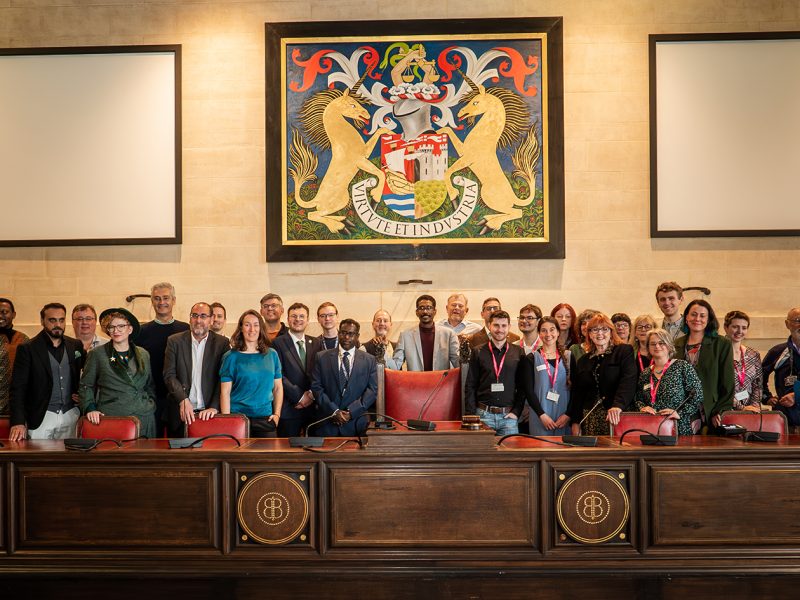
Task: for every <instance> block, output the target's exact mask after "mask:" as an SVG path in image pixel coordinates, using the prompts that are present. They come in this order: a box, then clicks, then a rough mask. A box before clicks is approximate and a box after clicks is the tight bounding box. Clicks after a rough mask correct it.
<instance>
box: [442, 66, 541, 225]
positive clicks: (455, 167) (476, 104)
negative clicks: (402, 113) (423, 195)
mask: <svg viewBox="0 0 800 600" xmlns="http://www.w3.org/2000/svg"><path fill="white" fill-rule="evenodd" d="M462 75H463V73H462ZM464 81H466V82H467V85H469V87H470V91H469V92H467V94H465V95H464V97H463V98H462V101H463V102H466V103H467V105H466V106H465V107H464V108H462V109H461V110H460V111H459V112H458V118H459V119H464V118H466V119H467V122H468V124H469V125H470V126H472V125H473V123H474V122H475V118H476V117H477V116H479V115H483V116H482V117H481V119H480V120H479V121H478V123H477V125H475V126H474V127H472V129H471V130H470V132H469V133H468V134H467V137H466V138H465V139H464V141H463V142H462V141H461V140H460V139H459V138H458V136H456V135H455V132H453V130H452V129H451V128H450V127H442V128H441V129H439V130H438V133H447V134H448V136H449V138H450V142H451V143H452V144H453V147H454V148H455V150H456V152H457V153H458V155H459V158H458V159H457V160H456V161H455V162H454V163H453V164H452V165H450V167H449V168H448V169H447V171H445V173H444V180H445V184H446V186H447V193H448V194H449V196H450V198H451V200H455V199H457V198H458V190H457V189H456V188H455V186H453V183H452V181H451V178H452V176H453V174H454V173H456V172H457V171H460V170H461V169H465V168H467V167H469V168H470V169H471V170H472V172H473V173H474V174H475V177H476V178H477V179H478V180H479V181H480V182H481V198H482V199H483V201H484V203H485V204H486V206H488V207H489V208H490V209H492V210H494V211H496V214H493V215H488V216H487V217H486V219H485V221H481V223H479V224H481V225H484V228H483V230H482V231H481V234H484V233H486V232H487V231H489V230H497V229H499V228H500V226H501V225H503V223H505V222H506V221H511V220H513V219H518V218H519V217H521V216H522V210H521V209H520V208H516V207H525V206H528V205H529V204H530V203H531V202H532V201H533V199H534V197H535V195H536V183H535V182H536V179H535V173H534V167H535V165H536V162H537V161H538V160H539V157H540V156H541V149H540V148H539V142H538V140H537V139H536V132H535V125H532V126H531V127H530V128H529V129H528V131H527V136H526V137H525V139H524V140H523V141H522V142H521V143H520V144H519V146H518V147H517V149H516V150H515V151H514V155H513V156H512V162H513V163H514V172H513V173H512V176H513V177H521V178H522V179H524V180H525V181H526V182H527V184H528V195H527V197H525V198H519V197H518V196H517V195H516V194H515V193H514V190H513V188H512V187H511V183H510V182H509V180H508V178H507V177H506V175H505V173H504V172H503V169H502V167H501V166H500V161H499V160H498V158H497V149H498V148H504V147H507V146H510V145H511V144H512V143H513V142H514V141H515V140H516V139H518V138H519V137H520V135H521V134H522V133H523V132H525V130H526V126H527V123H528V120H529V114H528V110H527V108H526V106H525V103H524V102H523V101H522V100H521V99H520V98H519V96H517V95H516V94H514V93H513V92H511V91H510V90H508V89H506V88H501V87H492V88H488V89H486V88H484V87H483V86H482V85H476V84H475V83H474V82H473V81H472V80H471V79H470V78H469V77H467V76H466V75H464Z"/></svg>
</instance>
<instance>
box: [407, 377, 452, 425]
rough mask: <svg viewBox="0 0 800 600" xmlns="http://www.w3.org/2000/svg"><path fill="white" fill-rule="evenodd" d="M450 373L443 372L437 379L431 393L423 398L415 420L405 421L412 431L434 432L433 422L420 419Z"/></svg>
mask: <svg viewBox="0 0 800 600" xmlns="http://www.w3.org/2000/svg"><path fill="white" fill-rule="evenodd" d="M449 373H450V371H444V372H443V373H442V376H441V377H440V378H439V381H438V382H436V385H435V386H434V387H433V389H432V390H431V393H430V394H428V397H427V398H425V402H423V403H422V406H421V407H420V408H419V414H418V415H417V418H416V419H409V420H408V421H407V423H408V426H409V427H411V428H412V429H416V430H419V431H435V430H436V423H434V422H433V421H423V420H422V417H423V415H424V414H425V411H426V410H428V407H429V406H430V405H431V401H432V400H433V398H434V396H435V395H436V392H438V391H439V389H440V388H441V387H442V384H443V383H444V380H445V379H447V375H448V374H449Z"/></svg>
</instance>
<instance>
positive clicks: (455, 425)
mask: <svg viewBox="0 0 800 600" xmlns="http://www.w3.org/2000/svg"><path fill="white" fill-rule="evenodd" d="M496 444H497V438H496V436H495V432H494V430H493V429H490V428H489V427H486V426H485V425H483V424H481V428H480V429H478V430H477V431H467V430H464V429H462V428H461V421H437V423H436V430H435V431H414V430H409V429H405V428H403V427H397V428H395V429H392V430H383V429H370V430H369V431H367V445H366V449H367V450H403V451H407V452H421V453H422V452H431V451H436V452H464V451H469V450H490V449H494V448H496Z"/></svg>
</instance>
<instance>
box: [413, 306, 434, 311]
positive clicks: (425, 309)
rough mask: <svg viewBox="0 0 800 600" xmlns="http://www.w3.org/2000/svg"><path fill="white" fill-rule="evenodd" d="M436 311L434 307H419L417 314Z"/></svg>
mask: <svg viewBox="0 0 800 600" xmlns="http://www.w3.org/2000/svg"><path fill="white" fill-rule="evenodd" d="M435 310H436V309H435V308H433V307H432V306H418V307H417V312H433V311H435Z"/></svg>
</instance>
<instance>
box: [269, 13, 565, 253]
mask: <svg viewBox="0 0 800 600" xmlns="http://www.w3.org/2000/svg"><path fill="white" fill-rule="evenodd" d="M266 37H267V40H266V48H267V52H266V94H267V97H266V136H267V139H266V148H267V173H266V181H267V186H266V191H267V254H268V260H271V261H296V260H385V259H394V260H397V259H408V260H419V259H447V258H455V259H457V258H478V257H480V258H562V257H563V256H564V219H563V215H564V174H563V107H562V101H561V99H562V74H561V63H562V58H561V50H562V29H561V19H560V18H536V19H514V20H504V19H488V20H486V19H484V20H460V21H385V22H369V21H361V22H348V23H268V24H267V25H266Z"/></svg>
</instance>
